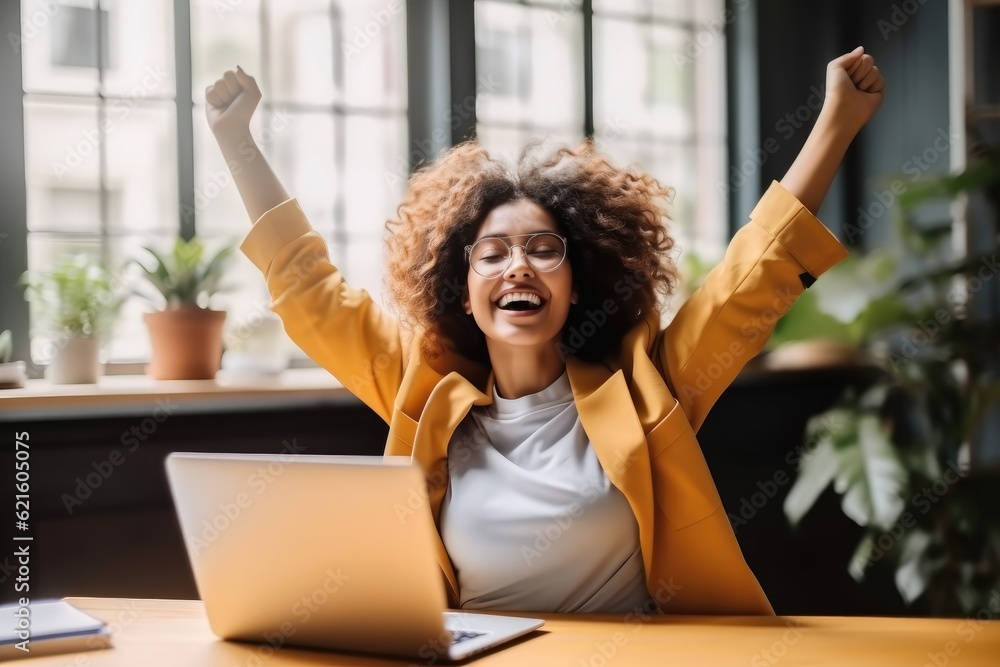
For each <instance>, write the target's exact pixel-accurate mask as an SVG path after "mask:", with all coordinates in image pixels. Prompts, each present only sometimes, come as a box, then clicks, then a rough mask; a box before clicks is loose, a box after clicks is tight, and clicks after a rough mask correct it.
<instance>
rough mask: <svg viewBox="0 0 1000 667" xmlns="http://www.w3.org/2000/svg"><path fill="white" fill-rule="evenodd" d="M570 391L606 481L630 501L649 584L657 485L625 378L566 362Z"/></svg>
mask: <svg viewBox="0 0 1000 667" xmlns="http://www.w3.org/2000/svg"><path fill="white" fill-rule="evenodd" d="M566 368H567V371H568V373H569V381H570V386H571V387H572V389H573V396H574V398H575V399H576V405H577V410H578V411H579V413H580V422H581V423H582V424H583V429H584V431H586V433H587V436H588V437H589V438H590V442H591V444H592V445H593V447H594V451H595V452H596V453H597V458H598V460H599V461H600V462H601V466H602V467H603V468H604V472H605V473H606V474H607V476H608V479H609V480H611V483H612V484H614V485H615V486H616V487H617V488H618V490H619V491H621V492H622V494H623V495H624V496H625V498H626V499H627V500H628V503H629V506H631V508H632V512H633V513H634V514H635V518H636V522H637V523H638V524H639V545H640V547H641V549H642V556H643V557H642V561H643V563H644V565H645V568H646V579H647V581H648V579H649V571H650V567H651V564H652V562H653V561H652V557H653V485H652V474H651V471H650V463H649V450H648V448H647V447H646V436H645V433H644V432H643V430H642V424H641V423H640V422H639V418H638V416H637V415H636V412H635V407H634V406H633V404H632V398H631V395H630V394H629V390H628V384H627V383H626V382H625V375H624V373H623V372H622V371H621V370H618V371H616V372H615V373H613V374H611V376H610V377H609V376H608V373H609V371H608V370H607V369H606V368H604V367H602V366H597V365H593V364H587V363H586V362H583V361H580V360H578V359H576V358H575V357H569V358H568V359H567V363H566Z"/></svg>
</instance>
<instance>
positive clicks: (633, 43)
mask: <svg viewBox="0 0 1000 667" xmlns="http://www.w3.org/2000/svg"><path fill="white" fill-rule="evenodd" d="M588 5H589V6H591V7H592V11H591V12H590V14H589V15H588V13H587V11H588V8H587V6H588ZM725 16H726V15H725V14H724V6H723V3H722V2H721V0H711V1H708V2H705V1H702V2H695V1H694V0H627V1H623V0H593V1H592V2H591V3H582V2H579V1H576V2H565V1H559V2H544V1H532V0H525V1H522V2H513V1H503V0H480V1H479V2H477V3H476V57H477V62H476V67H477V70H478V71H479V73H480V75H492V77H493V78H494V79H495V80H497V82H498V84H499V85H498V86H497V89H496V90H495V91H492V92H491V93H490V94H489V95H488V96H484V97H485V99H481V100H480V101H479V105H478V108H479V124H478V128H477V131H478V136H479V138H480V141H481V142H482V143H483V144H484V145H486V146H487V147H488V148H491V149H494V150H498V151H500V152H502V153H505V154H507V155H513V154H516V152H517V150H518V149H519V148H520V146H521V145H522V144H523V143H524V142H525V141H526V140H527V139H529V138H530V137H534V136H547V137H550V138H552V139H553V140H555V141H559V142H566V143H570V144H575V143H578V142H580V141H581V140H582V139H583V138H584V136H587V135H590V136H592V137H593V138H594V140H595V143H596V145H597V147H598V149H599V150H600V151H602V152H604V153H605V154H607V155H609V156H610V157H611V158H612V159H614V160H616V161H617V162H619V163H621V164H635V165H637V166H639V167H640V168H642V169H644V170H646V171H648V172H649V173H651V174H652V175H654V176H656V177H657V178H658V179H660V181H661V182H662V183H665V184H667V185H670V186H673V187H674V188H675V189H676V197H675V200H674V210H673V222H672V232H673V233H674V234H675V236H677V237H678V239H679V242H680V244H681V245H682V246H683V247H684V248H686V249H694V250H696V251H700V252H705V253H708V254H711V255H716V254H718V253H720V251H721V249H722V248H723V247H724V246H725V244H726V242H727V241H728V231H727V220H726V218H727V213H726V212H727V210H728V202H727V196H726V194H725V189H724V188H718V187H714V186H715V185H717V184H720V183H725V178H726V171H725V170H726V132H725V121H726V117H725V97H724V91H725V69H724V67H725V34H724V29H725V25H726V21H725ZM588 25H589V28H588V27H587V26H588ZM587 32H590V33H591V34H592V35H593V40H592V45H590V46H591V47H592V48H589V49H588V48H587V46H588V45H587V44H586V43H585V38H584V35H585V34H586V33H587ZM501 45H502V47H501ZM588 55H589V56H590V61H591V62H589V63H588V62H587V59H588ZM526 63H529V64H530V67H528V68H527V69H528V70H529V72H531V73H533V75H534V80H531V79H528V80H527V81H525V80H524V79H523V76H522V74H521V72H522V71H523V70H524V69H525V66H524V64H526ZM588 77H589V79H590V80H589V81H588V80H587V79H588ZM588 88H589V89H590V90H592V93H591V94H590V95H587V94H586V91H587V89H588ZM588 118H589V119H590V120H589V121H588ZM588 125H589V126H588Z"/></svg>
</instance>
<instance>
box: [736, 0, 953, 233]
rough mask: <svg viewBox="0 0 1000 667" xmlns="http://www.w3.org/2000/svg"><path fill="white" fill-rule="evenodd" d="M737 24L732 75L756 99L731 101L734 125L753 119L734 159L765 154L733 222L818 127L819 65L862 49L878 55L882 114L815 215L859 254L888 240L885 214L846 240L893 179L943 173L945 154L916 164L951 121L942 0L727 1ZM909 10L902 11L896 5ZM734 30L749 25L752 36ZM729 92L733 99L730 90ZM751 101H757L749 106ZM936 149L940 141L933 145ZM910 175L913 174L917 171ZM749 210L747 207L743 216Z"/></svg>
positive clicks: (738, 221) (888, 224)
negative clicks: (750, 68)
mask: <svg viewBox="0 0 1000 667" xmlns="http://www.w3.org/2000/svg"><path fill="white" fill-rule="evenodd" d="M730 4H731V5H732V6H733V7H735V8H738V7H739V6H741V5H744V4H747V7H746V9H744V10H742V11H734V17H735V19H734V25H733V26H732V27H731V29H730V36H731V48H732V49H733V50H734V53H733V54H731V57H730V70H731V71H734V72H738V71H739V70H740V69H743V70H744V73H743V74H742V75H741V76H743V77H748V76H756V81H755V82H753V83H754V84H755V85H754V89H755V90H754V93H755V94H754V95H745V96H744V97H746V98H747V99H749V100H750V102H751V103H755V106H754V107H752V108H748V107H747V104H746V101H745V100H744V99H741V97H740V96H736V97H734V98H733V99H732V100H731V103H732V104H731V109H730V113H731V114H734V115H735V116H736V117H737V119H736V120H734V121H733V122H732V123H731V126H737V125H738V124H739V121H738V118H739V116H740V115H747V114H749V116H750V117H751V118H753V117H756V123H755V126H754V128H753V131H754V132H756V134H757V136H756V137H753V136H752V134H753V132H747V131H744V132H743V133H742V135H740V134H737V135H736V136H735V137H734V139H735V145H733V146H732V147H731V161H733V162H734V163H735V164H737V165H738V162H737V161H741V160H745V159H746V158H747V151H748V150H750V151H753V150H755V149H757V148H760V147H762V146H764V142H765V141H767V140H768V139H771V140H772V144H771V147H772V148H773V147H774V146H777V150H769V151H767V153H768V156H767V160H766V161H765V162H764V164H763V165H761V167H760V169H759V175H756V174H755V177H754V178H752V179H749V180H748V182H747V183H746V184H745V185H744V186H743V188H741V189H740V190H739V191H738V192H737V193H736V195H735V197H734V199H735V200H736V201H737V202H738V207H739V210H737V208H736V207H734V210H733V217H734V220H735V223H736V224H737V225H738V224H742V222H743V220H744V218H745V214H746V211H742V209H743V208H746V206H747V202H751V201H756V198H757V197H758V196H759V193H760V192H761V191H762V190H763V189H764V188H766V186H767V184H768V183H770V181H771V180H772V179H775V180H780V179H781V177H782V176H783V175H784V173H785V171H786V170H787V169H788V167H789V166H790V165H791V163H792V161H793V160H794V159H795V156H796V155H797V154H798V152H799V150H800V149H801V148H802V145H803V143H805V140H806V137H807V136H808V133H809V130H810V129H811V128H812V126H813V123H814V122H815V120H816V115H817V112H818V111H817V109H815V108H814V107H816V106H817V104H816V103H817V101H818V95H817V91H819V92H823V91H825V79H826V65H827V63H828V62H829V61H830V60H832V59H833V58H835V57H837V56H838V55H841V54H842V53H845V52H847V51H850V50H851V49H853V48H854V47H855V46H858V45H862V46H864V47H865V50H866V52H868V53H871V54H872V55H873V56H874V57H875V61H876V63H877V65H878V67H879V70H880V71H881V72H882V74H883V75H884V76H885V78H886V82H887V83H886V94H885V101H884V102H883V105H882V108H881V109H880V110H879V112H878V114H877V115H876V116H875V118H874V119H872V121H871V122H870V123H869V124H868V126H867V127H865V129H864V130H862V132H861V134H860V135H859V136H858V137H857V139H856V140H855V142H854V144H853V145H852V148H851V150H850V151H849V153H848V155H847V157H846V159H845V164H844V166H843V167H842V168H841V170H840V173H839V174H838V176H837V179H836V180H835V181H834V184H833V186H832V187H831V190H830V193H829V194H828V196H827V198H826V200H825V202H824V204H823V207H822V208H821V209H820V211H819V217H820V218H821V219H822V220H823V221H824V222H825V223H826V224H827V226H829V227H830V228H831V229H833V230H835V231H837V232H838V234H839V235H840V236H841V239H842V240H845V241H847V242H848V243H850V244H851V245H857V246H860V247H863V248H871V247H878V246H881V245H885V244H886V243H888V242H889V240H890V238H891V236H892V233H891V228H892V220H891V214H890V213H888V212H884V213H882V214H881V215H878V216H874V217H873V223H871V224H868V223H866V224H865V227H864V233H863V234H860V235H858V234H855V233H850V234H845V233H844V227H845V225H852V226H855V227H857V226H859V215H860V214H859V211H858V209H859V208H862V209H864V210H865V211H866V212H867V211H869V210H870V211H872V212H876V213H877V212H878V211H879V207H878V206H877V205H876V206H874V208H870V207H872V205H873V202H875V203H877V202H878V201H879V199H878V198H879V197H880V196H881V197H882V200H883V201H884V200H885V197H886V194H885V193H884V190H885V189H886V188H887V187H888V184H889V183H891V181H892V180H893V179H896V178H900V177H902V178H904V179H905V182H906V183H907V184H910V183H912V182H914V181H912V180H910V179H911V178H913V177H914V175H915V174H916V173H917V171H919V177H918V179H917V180H919V178H923V177H925V176H926V175H929V174H933V173H943V172H945V171H947V169H948V164H949V157H948V150H945V151H941V152H940V155H939V156H938V157H937V158H936V159H935V160H933V161H931V163H930V164H929V166H928V168H927V169H926V170H924V169H921V168H920V166H919V165H917V163H916V162H914V161H913V158H914V156H915V155H916V156H919V155H921V154H922V153H923V152H924V151H925V150H927V149H928V148H933V146H934V142H935V140H936V139H937V137H938V133H939V131H943V132H945V134H946V135H947V134H948V132H949V130H950V128H949V118H948V6H947V4H948V3H947V2H944V0H926V1H925V2H923V3H922V4H921V3H920V2H919V0H912V2H909V3H900V2H898V1H896V0H872V1H861V0H848V1H846V2H815V1H809V2H801V1H796V0H748V1H747V2H746V3H744V2H743V0H730ZM904 5H905V6H906V8H907V9H910V10H913V11H912V13H907V12H906V11H905V10H904V9H903V6H904ZM740 23H753V24H754V27H753V29H752V30H750V31H747V30H745V29H743V28H742V27H741V25H740ZM753 58H756V59H757V65H758V67H757V70H756V72H755V73H753V74H746V73H745V70H746V69H747V68H746V64H745V63H742V64H740V63H741V61H744V60H746V59H753ZM746 86H747V84H746V82H743V83H742V84H741V83H740V82H734V83H731V86H730V89H731V91H737V92H738V91H739V90H741V88H742V89H745V88H746ZM731 95H732V92H731ZM754 97H756V102H755V101H754ZM940 145H941V144H940V143H939V146H940ZM915 170H916V171H915ZM747 210H749V209H747Z"/></svg>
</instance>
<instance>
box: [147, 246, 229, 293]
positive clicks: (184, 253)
mask: <svg viewBox="0 0 1000 667" xmlns="http://www.w3.org/2000/svg"><path fill="white" fill-rule="evenodd" d="M143 250H145V251H146V252H147V253H149V255H150V256H151V257H152V259H153V262H154V263H153V266H152V268H150V267H147V266H146V265H145V264H143V263H142V262H139V261H138V260H136V263H137V264H139V266H140V267H142V271H143V275H144V277H145V279H146V281H147V282H148V283H149V284H150V285H152V286H153V287H154V288H155V289H156V291H157V292H158V293H159V296H160V297H162V299H163V302H164V303H165V304H166V306H167V307H168V308H176V307H181V306H200V305H201V304H200V303H199V301H200V300H202V299H204V300H206V301H207V299H209V298H211V297H212V296H213V295H214V294H216V293H218V292H220V291H222V289H223V287H222V285H221V282H222V278H223V277H224V275H225V270H226V268H227V265H228V262H229V260H230V259H231V258H232V255H233V253H234V251H235V250H236V247H235V246H234V245H227V246H225V247H223V248H222V249H221V250H219V251H218V252H217V253H216V254H215V255H214V256H212V258H211V259H209V260H207V261H206V260H205V246H204V244H203V243H202V242H201V241H200V240H199V239H197V238H194V239H191V240H185V239H183V238H180V237H179V238H178V239H177V240H176V242H175V243H174V247H173V248H172V249H171V251H170V253H168V254H162V253H159V252H157V251H156V250H154V249H153V248H150V247H148V246H147V247H143ZM137 293H138V294H140V295H142V296H145V297H146V298H148V295H146V294H145V293H139V292H137Z"/></svg>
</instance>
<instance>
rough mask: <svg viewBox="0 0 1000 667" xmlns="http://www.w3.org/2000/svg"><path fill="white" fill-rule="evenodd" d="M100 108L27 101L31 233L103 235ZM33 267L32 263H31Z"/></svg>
mask: <svg viewBox="0 0 1000 667" xmlns="http://www.w3.org/2000/svg"><path fill="white" fill-rule="evenodd" d="M97 128H98V116H97V106H96V104H87V103H77V104H52V103H49V102H42V101H39V99H38V98H36V97H32V96H28V97H26V98H25V100H24V149H25V150H24V159H25V181H26V183H25V185H26V187H27V199H28V202H27V203H28V230H29V231H32V232H37V231H43V230H49V231H72V232H95V233H96V232H99V231H100V229H101V211H100V161H99V143H100V141H101V134H100V133H99V132H98V129H97ZM29 266H32V267H34V266H40V265H34V264H31V263H30V262H29Z"/></svg>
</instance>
